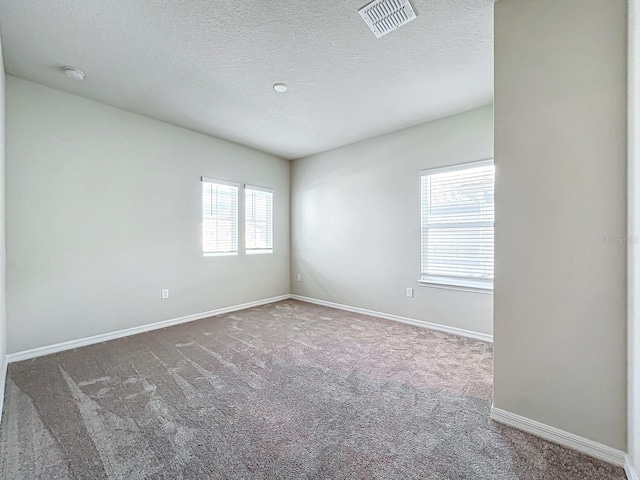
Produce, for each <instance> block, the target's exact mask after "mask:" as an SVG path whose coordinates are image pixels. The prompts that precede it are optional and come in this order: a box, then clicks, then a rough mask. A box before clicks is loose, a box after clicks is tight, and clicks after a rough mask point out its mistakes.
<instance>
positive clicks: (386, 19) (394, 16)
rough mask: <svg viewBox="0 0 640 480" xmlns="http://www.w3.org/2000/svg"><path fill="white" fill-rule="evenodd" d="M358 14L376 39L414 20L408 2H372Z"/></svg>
mask: <svg viewBox="0 0 640 480" xmlns="http://www.w3.org/2000/svg"><path fill="white" fill-rule="evenodd" d="M358 13H359V14H360V16H361V17H362V18H363V19H364V21H365V22H366V24H367V25H368V26H369V28H370V29H371V31H372V32H373V33H374V34H375V36H376V37H378V38H380V37H382V36H384V35H386V34H387V33H389V32H392V31H393V30H395V29H396V28H398V27H399V26H401V25H404V24H405V23H409V22H410V21H411V20H413V19H415V18H416V13H415V12H414V11H413V7H412V6H411V4H410V3H409V0H374V1H373V2H371V3H369V4H367V5H365V6H364V7H362V8H361V9H360V10H358Z"/></svg>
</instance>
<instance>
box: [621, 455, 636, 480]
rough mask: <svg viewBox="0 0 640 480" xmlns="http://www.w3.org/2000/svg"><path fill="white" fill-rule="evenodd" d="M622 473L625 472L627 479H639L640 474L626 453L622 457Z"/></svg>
mask: <svg viewBox="0 0 640 480" xmlns="http://www.w3.org/2000/svg"><path fill="white" fill-rule="evenodd" d="M624 473H626V474H627V479H628V480H640V476H639V475H638V470H636V468H635V467H634V466H633V464H632V463H631V460H630V459H629V455H627V456H626V457H625V459H624Z"/></svg>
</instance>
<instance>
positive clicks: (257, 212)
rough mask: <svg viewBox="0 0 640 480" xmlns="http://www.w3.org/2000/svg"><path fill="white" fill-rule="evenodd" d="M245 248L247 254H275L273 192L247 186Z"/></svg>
mask: <svg viewBox="0 0 640 480" xmlns="http://www.w3.org/2000/svg"><path fill="white" fill-rule="evenodd" d="M244 195H245V209H246V210H245V233H244V234H245V248H246V252H247V254H252V253H272V252H273V190H271V189H268V188H262V187H254V186H251V185H247V186H246V188H245V191H244Z"/></svg>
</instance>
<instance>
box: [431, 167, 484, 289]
mask: <svg viewBox="0 0 640 480" xmlns="http://www.w3.org/2000/svg"><path fill="white" fill-rule="evenodd" d="M493 190H494V166H493V161H492V160H489V161H482V162H473V163H468V164H464V165H457V166H453V167H446V168H441V169H433V170H427V171H424V172H422V173H421V194H422V217H421V224H422V229H421V230H422V231H421V247H422V248H421V251H422V255H421V257H422V258H421V273H422V274H421V282H423V283H431V284H444V285H454V286H458V287H467V288H477V289H486V290H491V289H493V225H494V213H493Z"/></svg>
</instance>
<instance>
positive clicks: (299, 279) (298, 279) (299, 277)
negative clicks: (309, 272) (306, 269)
mask: <svg viewBox="0 0 640 480" xmlns="http://www.w3.org/2000/svg"><path fill="white" fill-rule="evenodd" d="M296 280H297V281H298V282H301V281H302V275H301V274H297V275H296Z"/></svg>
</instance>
